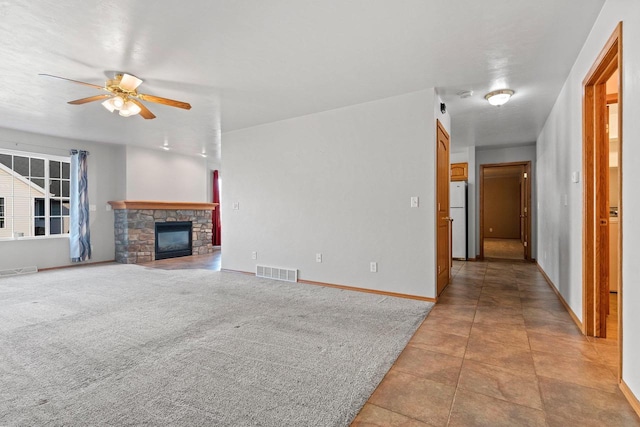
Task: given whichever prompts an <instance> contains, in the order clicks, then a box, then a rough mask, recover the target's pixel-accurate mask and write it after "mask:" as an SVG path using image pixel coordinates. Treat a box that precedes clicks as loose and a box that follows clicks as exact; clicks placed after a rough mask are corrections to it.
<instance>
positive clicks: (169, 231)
mask: <svg viewBox="0 0 640 427" xmlns="http://www.w3.org/2000/svg"><path fill="white" fill-rule="evenodd" d="M191 247H192V223H191V221H167V222H156V257H155V259H165V258H176V257H181V256H189V255H191Z"/></svg>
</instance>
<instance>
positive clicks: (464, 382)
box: [352, 261, 640, 426]
mask: <svg viewBox="0 0 640 427" xmlns="http://www.w3.org/2000/svg"><path fill="white" fill-rule="evenodd" d="M453 274H454V277H453V279H452V282H451V284H450V285H449V287H448V288H447V289H446V290H445V292H444V295H443V297H442V298H441V299H440V301H439V302H438V304H437V305H436V307H435V308H434V309H433V310H432V311H431V313H430V314H429V315H428V316H427V318H426V319H425V321H424V323H423V324H422V325H421V326H420V328H419V329H418V331H417V332H416V334H415V335H414V336H413V338H412V339H411V341H410V342H409V344H408V345H407V347H406V348H405V349H404V351H403V352H402V354H401V355H400V357H399V358H398V360H397V361H396V363H395V364H394V366H393V367H392V368H391V370H390V371H389V372H388V373H387V375H386V377H385V378H384V380H383V381H382V383H381V384H380V385H379V386H378V388H377V389H376V391H375V392H374V393H373V395H372V396H371V397H370V399H369V401H368V402H367V404H366V405H365V406H364V408H363V409H362V411H361V412H360V414H359V415H358V417H357V418H356V419H355V420H354V423H353V424H352V425H354V426H373V425H375V426H400V425H402V426H428V425H431V426H516V425H517V426H525V425H526V426H573V425H580V426H640V419H639V418H638V416H637V415H636V413H635V412H634V411H633V409H632V408H631V406H630V405H629V403H628V402H627V401H626V399H625V398H624V396H623V395H622V393H621V391H620V390H619V388H618V384H617V380H616V370H617V367H616V363H617V359H618V356H617V343H616V341H615V340H613V339H609V340H600V339H591V338H589V339H587V338H586V337H584V336H583V335H582V334H581V333H580V331H579V330H578V328H577V326H576V325H575V323H574V322H573V321H572V320H571V317H570V316H569V314H568V313H567V311H566V309H565V308H564V306H563V305H562V304H561V303H560V301H559V300H558V298H557V296H556V295H555V293H554V292H553V290H552V289H551V288H550V287H549V285H548V284H547V283H546V281H545V279H544V278H543V276H542V274H541V273H540V272H539V271H538V269H537V268H536V266H535V265H534V264H529V263H524V262H508V261H501V262H454V272H453Z"/></svg>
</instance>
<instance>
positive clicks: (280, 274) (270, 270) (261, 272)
mask: <svg viewBox="0 0 640 427" xmlns="http://www.w3.org/2000/svg"><path fill="white" fill-rule="evenodd" d="M256 276H258V277H266V278H267V279H276V280H284V281H285V282H297V281H298V270H291V269H289V268H278V267H267V266H266V265H256Z"/></svg>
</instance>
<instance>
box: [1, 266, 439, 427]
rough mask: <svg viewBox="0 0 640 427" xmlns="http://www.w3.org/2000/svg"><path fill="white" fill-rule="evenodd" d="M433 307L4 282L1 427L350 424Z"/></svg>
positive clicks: (235, 281)
mask: <svg viewBox="0 0 640 427" xmlns="http://www.w3.org/2000/svg"><path fill="white" fill-rule="evenodd" d="M431 307H432V304H430V303H426V302H420V301H413V300H407V299H399V298H392V297H385V296H380V295H372V294H365V293H359V292H351V291H343V290H338V289H331V288H323V287H319V286H312V285H304V284H300V283H285V282H278V281H272V280H266V279H259V278H256V277H253V276H247V275H242V274H233V273H220V272H212V271H206V270H180V271H166V270H156V269H149V268H144V267H141V266H134V265H104V266H96V267H79V268H72V269H63V270H55V271H49V272H41V273H37V274H32V275H27V276H21V277H9V278H2V279H0V425H3V426H4V425H12V426H13V425H56V426H57V425H215V426H245V425H259V426H343V425H348V424H349V422H350V421H351V420H352V419H353V418H354V417H355V415H356V414H357V412H358V411H359V410H360V408H361V407H362V405H363V404H364V403H365V401H366V400H367V399H368V397H369V396H370V394H371V393H372V392H373V390H374V389H375V387H376V386H377V385H378V383H379V382H380V381H381V379H382V377H383V376H384V374H385V373H386V371H387V370H388V369H389V368H390V366H391V364H392V363H393V362H394V361H395V359H396V358H397V356H398V354H399V353H400V351H401V350H402V349H403V347H404V346H405V344H406V343H407V341H408V340H409V338H410V337H411V335H412V334H413V332H414V331H415V330H416V329H417V327H418V326H419V324H420V322H421V321H422V320H423V319H424V317H425V316H426V314H427V313H428V311H429V310H430V309H431Z"/></svg>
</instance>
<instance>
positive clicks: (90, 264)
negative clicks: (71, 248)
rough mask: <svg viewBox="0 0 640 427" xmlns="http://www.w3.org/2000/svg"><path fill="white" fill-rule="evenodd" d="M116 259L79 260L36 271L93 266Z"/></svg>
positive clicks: (112, 261)
mask: <svg viewBox="0 0 640 427" xmlns="http://www.w3.org/2000/svg"><path fill="white" fill-rule="evenodd" d="M115 262H116V260H115V259H112V260H111V261H96V262H80V263H76V264H69V265H61V266H59V267H47V268H38V272H40V271H51V270H61V269H63V268H75V267H94V266H97V265H102V264H113V263H115Z"/></svg>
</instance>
